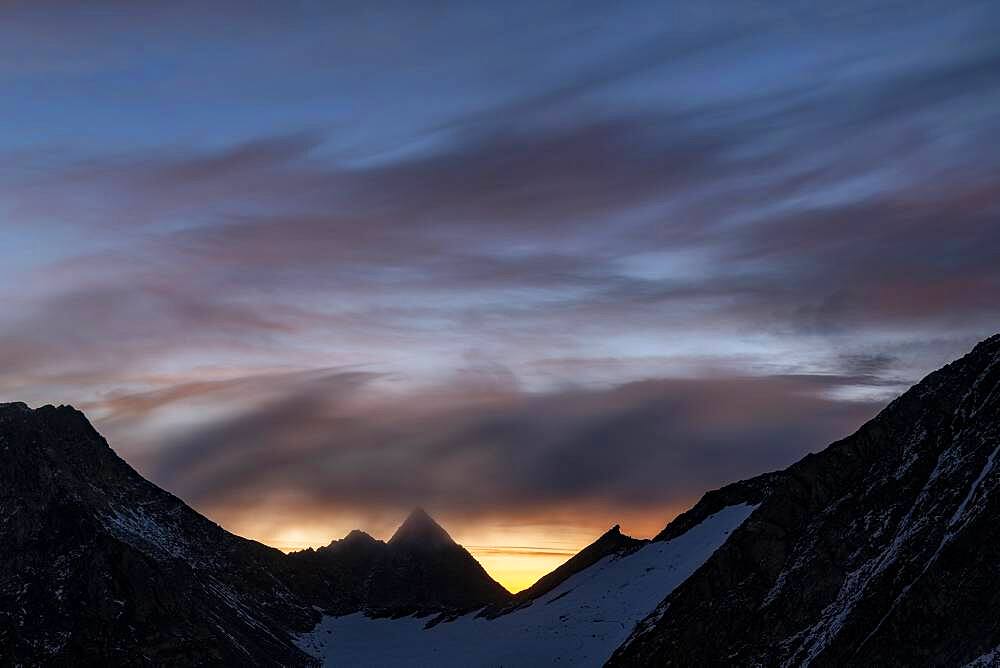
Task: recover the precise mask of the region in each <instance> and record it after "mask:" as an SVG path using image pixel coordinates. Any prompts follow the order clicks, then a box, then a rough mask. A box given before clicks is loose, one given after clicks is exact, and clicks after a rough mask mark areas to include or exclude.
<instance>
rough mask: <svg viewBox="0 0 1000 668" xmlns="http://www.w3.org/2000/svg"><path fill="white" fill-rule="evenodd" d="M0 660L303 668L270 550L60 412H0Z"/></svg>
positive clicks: (301, 622)
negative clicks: (202, 511) (166, 487)
mask: <svg viewBox="0 0 1000 668" xmlns="http://www.w3.org/2000/svg"><path fill="white" fill-rule="evenodd" d="M0 457H2V465H0V657H2V658H3V660H4V661H3V663H14V664H22V665H36V664H39V663H57V664H60V665H67V664H74V663H79V662H81V661H84V660H85V661H86V662H87V663H88V664H91V665H94V664H105V665H125V664H127V665H143V664H146V665H153V664H155V665H164V664H171V665H194V664H198V665H203V664H206V663H231V664H246V663H254V664H257V665H279V664H280V665H301V664H306V663H310V662H311V659H310V658H309V657H308V656H307V655H306V654H304V653H302V652H301V651H300V650H299V649H297V648H296V647H295V646H294V645H293V644H292V639H291V637H290V633H291V632H295V631H302V630H305V629H308V628H310V627H311V626H312V624H313V623H315V621H316V619H317V618H318V615H317V613H316V612H315V611H314V610H313V609H312V608H311V607H310V606H308V605H306V604H305V603H303V602H301V601H300V600H299V599H298V598H297V597H295V596H294V595H293V594H292V593H291V592H290V591H289V589H288V588H287V586H286V585H285V584H283V582H284V580H285V579H286V571H287V566H288V563H287V560H286V559H285V557H284V555H282V554H281V552H279V551H278V550H275V549H272V548H269V547H266V546H264V545H261V544H259V543H255V542H253V541H249V540H245V539H243V538H239V537H238V536H234V535H232V534H230V533H228V532H226V531H224V530H223V529H222V528H220V527H219V526H217V525H216V524H214V523H212V522H210V521H209V520H207V519H205V518H204V517H202V516H201V515H199V514H198V513H196V512H194V511H193V510H191V509H190V508H189V507H188V506H186V505H184V503H182V502H181V501H180V500H178V499H177V498H176V497H174V496H172V495H170V494H168V493H167V492H164V491H163V490H161V489H159V488H158V487H156V486H155V485H153V484H151V483H149V482H147V481H146V480H144V479H143V478H142V477H141V476H140V475H139V474H137V473H136V472H135V471H134V470H133V469H132V468H131V467H129V466H128V464H126V463H125V462H124V461H122V460H121V459H119V458H118V456H117V455H115V454H114V452H112V450H111V448H109V447H108V444H107V443H106V442H105V440H104V439H103V438H101V436H100V435H99V434H98V433H97V432H96V431H94V429H93V427H91V426H90V423H88V422H87V420H86V418H85V417H84V416H83V415H82V414H81V413H79V412H77V411H76V410H73V409H72V408H68V407H59V408H54V407H52V406H45V407H43V408H39V409H37V410H31V409H29V408H28V407H27V406H25V405H24V404H20V403H17V404H2V405H0Z"/></svg>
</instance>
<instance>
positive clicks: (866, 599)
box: [609, 335, 1000, 666]
mask: <svg viewBox="0 0 1000 668" xmlns="http://www.w3.org/2000/svg"><path fill="white" fill-rule="evenodd" d="M998 458H1000V335H998V336H994V337H991V338H990V339H987V340H986V341H984V342H982V343H981V344H979V345H978V346H976V347H975V349H974V350H973V351H972V352H971V353H969V354H968V355H966V356H965V357H963V358H961V359H960V360H958V361H956V362H953V363H951V364H949V365H947V366H945V367H944V368H942V369H940V370H939V371H936V372H934V373H932V374H930V375H929V376H928V377H927V378H925V379H924V380H923V381H922V382H920V383H919V384H918V385H916V386H915V387H913V388H912V389H910V390H909V391H908V392H906V393H905V394H903V395H902V396H901V397H899V398H898V399H897V400H895V401H894V402H892V404H890V405H889V406H888V407H887V408H886V409H885V410H883V411H882V412H881V413H880V414H879V415H878V416H877V417H875V418H874V419H872V420H871V421H870V422H868V423H867V424H865V425H864V426H863V427H862V428H861V429H859V430H858V431H857V432H856V433H855V434H853V435H851V436H849V437H847V438H845V439H843V440H842V441H839V442H837V443H834V444H833V445H831V446H830V447H829V448H827V449H826V450H824V451H823V452H821V453H819V454H812V455H809V456H807V457H805V458H804V459H802V460H801V461H799V462H798V463H797V464H795V465H793V466H791V467H789V468H788V469H786V470H784V471H781V472H778V473H773V474H768V475H765V476H760V477H758V478H754V479H752V480H749V481H744V482H741V483H737V484H736V485H732V486H729V487H726V488H723V489H722V490H719V491H717V492H712V493H710V494H707V495H706V496H705V497H704V499H702V501H701V502H700V503H699V504H697V505H696V506H695V507H694V508H692V510H691V511H689V512H688V513H685V514H684V515H682V516H680V517H679V518H678V519H677V520H676V521H675V522H673V523H672V524H671V525H670V526H668V527H667V529H666V533H667V534H669V533H671V532H674V531H676V530H678V529H679V528H682V527H683V526H684V525H686V524H690V523H692V522H697V521H698V519H699V517H702V516H704V515H705V514H706V513H709V512H712V510H713V509H714V508H716V507H718V506H719V505H728V504H730V503H732V502H734V501H739V500H748V501H751V502H757V503H760V505H759V507H758V508H757V509H756V511H755V512H754V513H753V515H751V516H750V518H749V519H748V520H747V521H746V522H745V523H744V524H743V525H742V526H741V527H740V528H739V529H737V530H736V531H735V532H733V534H732V536H731V537H730V538H729V540H728V541H726V543H725V544H724V545H723V546H722V547H721V548H720V549H719V550H717V551H716V552H715V554H714V555H713V556H712V557H711V558H710V559H709V560H708V561H707V562H706V563H705V564H704V565H703V566H702V568H700V569H699V570H698V571H697V572H696V573H695V574H694V575H693V576H692V577H690V578H689V579H688V580H687V581H686V582H684V583H683V584H682V585H681V586H680V587H678V588H677V589H675V590H674V591H673V592H672V593H671V594H670V595H669V596H668V597H667V598H666V600H664V601H663V603H662V604H661V605H660V606H659V607H658V609H657V610H656V611H655V612H654V613H653V614H651V615H650V616H649V617H648V618H647V619H645V620H644V621H643V622H642V623H641V624H640V625H638V626H637V628H636V630H635V632H634V633H633V634H632V636H631V637H630V639H629V640H628V641H627V642H626V643H625V644H624V645H623V646H622V647H621V648H619V650H618V651H617V652H616V653H615V654H614V656H613V657H612V659H611V660H610V662H609V664H610V665H612V666H627V665H635V666H646V665H681V666H683V665H723V664H725V665H767V666H772V665H773V666H777V665H789V666H802V665H813V666H851V665H911V666H912V665H962V664H964V663H967V662H972V661H974V660H976V659H978V658H979V657H987V658H986V659H984V665H996V664H995V663H994V664H990V663H989V662H990V661H992V659H989V658H988V657H990V656H994V657H995V656H997V653H996V649H997V647H998V646H1000V615H998V614H997V612H996V611H997V610H998V609H1000V608H998V606H1000V461H998Z"/></svg>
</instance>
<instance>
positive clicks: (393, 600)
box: [289, 509, 510, 616]
mask: <svg viewBox="0 0 1000 668" xmlns="http://www.w3.org/2000/svg"><path fill="white" fill-rule="evenodd" d="M289 559H290V560H291V561H292V562H293V563H295V564H296V565H297V568H298V570H300V571H304V572H306V573H308V574H309V576H310V577H311V578H313V580H314V581H313V583H312V586H313V587H314V588H315V590H317V591H324V592H328V593H327V595H325V596H324V597H323V599H322V600H317V603H319V604H320V605H322V606H323V607H324V609H326V610H328V611H329V612H331V613H332V614H344V613H347V612H355V611H357V610H363V611H365V612H367V613H368V614H370V615H376V616H400V615H408V614H413V613H417V614H430V613H444V614H456V613H460V612H466V611H469V610H475V609H477V608H481V607H483V606H486V605H491V604H498V603H501V602H505V601H507V600H509V599H510V593H509V592H507V590H506V589H504V588H503V587H502V586H501V585H500V584H498V583H497V582H496V581H495V580H493V578H491V577H490V576H489V574H487V573H486V571H485V570H484V569H483V567H482V566H480V565H479V562H477V561H476V560H475V558H474V557H473V556H472V555H471V554H469V552H468V551H467V550H466V549H465V548H463V547H462V546H461V545H459V544H457V543H456V542H455V541H453V540H452V539H451V536H449V535H448V533H447V532H446V531H445V530H444V529H443V528H441V526H440V525H439V524H438V523H437V522H435V521H434V520H433V519H432V518H431V517H430V516H429V515H428V514H427V513H426V512H424V511H423V510H421V509H417V510H415V511H413V512H412V513H411V514H410V516H409V517H407V519H406V521H405V522H403V524H402V525H401V526H400V527H399V529H397V530H396V533H395V534H394V535H393V536H392V538H391V539H389V541H388V542H387V543H383V542H382V541H378V540H375V539H374V538H372V537H371V536H369V535H368V534H365V533H363V532H360V531H352V532H351V533H350V534H348V535H347V536H346V537H345V538H343V539H342V540H339V541H333V542H332V543H330V545H329V546H327V547H324V548H320V549H318V550H304V551H302V552H295V553H293V554H291V555H289Z"/></svg>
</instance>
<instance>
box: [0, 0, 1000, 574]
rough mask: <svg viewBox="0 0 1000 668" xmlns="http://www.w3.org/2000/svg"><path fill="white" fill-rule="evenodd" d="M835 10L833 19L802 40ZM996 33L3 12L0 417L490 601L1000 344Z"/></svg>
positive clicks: (759, 22)
mask: <svg viewBox="0 0 1000 668" xmlns="http://www.w3.org/2000/svg"><path fill="white" fill-rule="evenodd" d="M822 4H827V5H829V6H819V5H822ZM998 29H1000V5H998V4H997V3H996V2H993V1H984V2H977V1H973V0H958V1H956V2H951V3H940V2H912V1H910V2H893V1H889V0H886V1H880V2H871V1H861V0H849V1H847V2H842V3H807V2H791V1H786V0H776V1H774V2H717V1H714V0H708V1H705V2H698V3H672V2H655V3H654V2H616V3H607V2H559V1H555V2H551V3H535V2H503V3H499V2H495V3H484V2H461V3H458V2H456V3H449V2H433V3H431V2H428V3H412V2H398V3H396V2H373V3H356V5H355V6H353V7H352V6H351V3H331V2H306V1H289V2H282V3H272V2H253V1H251V0H246V1H243V2H239V3H237V2H227V1H219V0H209V1H208V2H184V1H179V2H170V3H166V2H163V3H161V2H145V3H130V2H124V1H108V0H94V1H93V2H87V3H80V2H71V1H69V0H65V1H50V0H33V1H31V2H20V1H7V2H2V3H0V89H2V91H3V93H2V94H0V119H2V121H3V122H2V123H0V243H2V248H3V255H2V258H3V262H0V371H2V373H0V400H9V401H13V400H21V401H27V402H29V403H30V404H32V405H36V406H37V405H42V404H47V403H53V404H61V403H65V404H72V405H74V406H77V407H78V408H80V409H82V410H84V411H85V412H86V413H87V414H88V416H90V418H91V419H92V421H93V422H94V423H95V425H96V426H97V427H98V429H99V430H100V431H101V432H102V433H103V434H104V435H105V436H106V437H107V438H108V439H109V441H110V442H111V445H112V446H113V447H114V448H115V449H116V451H117V452H118V453H119V454H121V455H122V456H123V457H124V458H125V459H126V460H127V461H128V462H129V463H131V464H132V465H133V466H135V467H136V468H137V469H138V470H139V471H140V472H141V473H142V474H143V475H145V476H146V477H148V478H149V479H151V480H152V481H154V482H156V483H157V484H159V485H161V486H163V487H164V488H166V489H168V490H170V491H171V492H174V493H175V494H177V495H178V496H180V497H181V498H183V499H184V500H186V501H188V502H189V503H190V504H192V505H193V506H194V507H195V508H196V509H198V510H199V511H201V512H203V513H205V514H207V515H208V516H209V517H211V518H212V519H214V520H216V521H218V522H220V523H221V524H223V526H225V527H227V528H228V529H230V530H232V531H235V532H236V533H239V534H241V535H244V536H248V537H252V538H255V539H258V540H261V541H263V542H266V543H269V544H271V545H275V546H277V547H281V548H283V549H292V548H297V547H303V546H307V545H312V546H315V545H322V544H326V543H328V542H329V541H330V540H332V539H333V538H339V537H341V536H343V535H344V534H346V533H347V531H348V530H350V529H352V528H355V527H357V528H362V529H365V530H368V531H369V532H371V533H372V534H373V535H376V536H378V537H382V538H387V537H388V536H389V535H391V532H392V529H393V528H394V526H395V525H396V524H397V523H398V522H399V521H400V520H401V519H402V518H403V517H404V516H405V515H406V513H407V512H408V510H409V509H410V508H412V507H413V506H417V505H420V506H423V507H425V508H427V509H428V510H429V511H430V512H431V514H432V515H434V516H435V517H436V518H437V519H438V520H439V521H441V522H442V524H444V525H445V527H446V528H448V529H449V531H450V532H451V533H452V535H453V536H454V537H455V538H456V539H457V540H459V541H460V542H462V543H463V544H466V545H467V546H469V547H470V549H472V551H473V553H474V554H476V556H477V557H479V558H480V559H481V560H482V561H483V563H484V565H485V566H486V567H487V569H488V570H489V571H490V572H491V573H493V574H494V576H496V577H497V578H498V579H500V581H501V582H502V583H503V584H505V585H507V586H508V587H509V588H511V589H518V588H521V587H523V586H526V585H527V584H530V582H531V581H533V580H534V579H535V578H537V577H538V576H540V575H541V574H543V573H544V572H546V571H548V570H550V569H551V568H552V567H554V566H555V565H557V564H558V563H560V562H561V561H563V560H565V559H566V558H567V557H568V556H569V555H570V554H572V553H573V552H574V551H575V550H577V549H579V548H580V547H582V546H583V545H586V544H587V543H589V542H590V541H591V540H593V539H594V538H595V537H596V536H598V535H600V533H602V532H603V531H604V530H606V529H607V528H608V527H610V526H611V525H612V524H615V523H621V525H622V528H623V530H625V531H626V532H629V533H632V534H634V535H637V536H651V535H653V534H655V533H656V532H657V531H659V529H661V528H662V527H663V525H664V524H666V522H667V521H668V520H669V519H670V518H671V517H673V516H674V515H676V514H677V513H678V512H680V511H682V510H683V509H685V508H686V507H688V506H690V505H691V504H692V503H693V502H694V501H696V500H697V498H698V497H699V496H700V494H701V493H703V492H704V491H705V490H707V489H711V488H715V487H719V486H721V485H722V484H725V483H726V482H731V481H735V480H739V479H742V478H746V477H750V476H752V475H756V474H758V473H762V472H765V471H769V470H773V469H776V468H781V467H784V466H787V465H788V464H790V463H792V462H794V461H795V460H797V459H798V458H799V457H801V456H802V455H804V454H805V453H807V452H811V451H816V450H819V449H821V448H822V447H824V446H825V445H827V444H828V443H830V442H831V441H833V440H835V439H837V438H840V437H843V436H846V435H847V434H849V433H851V432H852V431H854V430H855V429H856V428H857V427H858V426H859V425H860V424H861V423H862V422H864V421H865V420H866V419H868V418H870V417H872V416H873V415H875V414H876V413H877V412H878V410H879V409H880V408H881V407H883V406H884V405H885V404H886V403H887V402H888V401H889V400H890V399H891V398H892V397H894V396H896V395H897V394H898V393H899V392H901V391H902V390H904V389H905V388H906V387H907V386H909V385H910V384H912V383H913V382H915V381H916V380H918V379H919V378H920V377H922V376H923V375H924V374H926V373H927V372H929V371H931V370H933V369H935V368H937V367H939V366H941V365H942V364H944V363H945V362H947V361H949V360H950V359H953V358H955V357H957V356H959V355H960V354H962V353H963V352H965V351H967V350H968V349H969V348H971V346H972V345H973V344H974V343H975V342H976V341H978V340H979V339H982V338H984V337H986V336H988V335H990V334H992V333H995V332H996V331H997V330H998V329H1000V151H997V150H996V137H997V136H998V135H1000V41H998V40H997V38H996V35H997V31H998Z"/></svg>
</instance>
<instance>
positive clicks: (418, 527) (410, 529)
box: [389, 508, 455, 548]
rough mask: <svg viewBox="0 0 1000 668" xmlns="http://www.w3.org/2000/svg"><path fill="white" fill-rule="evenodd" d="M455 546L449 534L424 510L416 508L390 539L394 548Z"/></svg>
mask: <svg viewBox="0 0 1000 668" xmlns="http://www.w3.org/2000/svg"><path fill="white" fill-rule="evenodd" d="M454 544H455V541H453V540H452V539H451V536H449V535H448V532H447V531H445V530H444V528H442V527H441V525H440V524H438V523H437V522H435V521H434V518H433V517H431V516H430V515H428V514H427V511H425V510H424V509H423V508H414V509H413V511H412V512H410V514H409V515H408V516H407V518H406V519H405V520H404V521H403V523H402V524H401V525H400V526H399V528H398V529H396V533H394V534H393V535H392V538H390V539H389V545H392V546H393V547H404V546H405V547H416V548H434V547H447V546H450V545H454Z"/></svg>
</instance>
